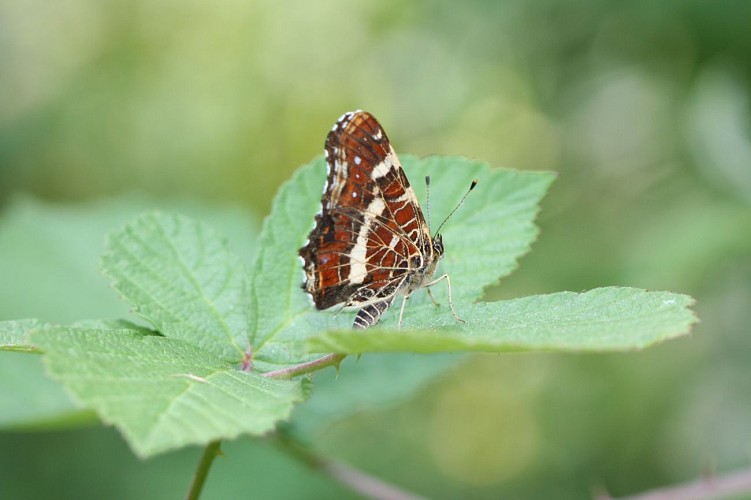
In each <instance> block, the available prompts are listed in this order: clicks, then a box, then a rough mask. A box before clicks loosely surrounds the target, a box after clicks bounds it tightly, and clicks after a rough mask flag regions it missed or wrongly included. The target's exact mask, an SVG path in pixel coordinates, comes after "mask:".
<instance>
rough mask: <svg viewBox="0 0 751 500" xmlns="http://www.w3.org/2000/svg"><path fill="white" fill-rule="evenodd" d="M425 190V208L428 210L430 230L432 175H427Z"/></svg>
mask: <svg viewBox="0 0 751 500" xmlns="http://www.w3.org/2000/svg"><path fill="white" fill-rule="evenodd" d="M425 190H426V191H427V194H426V195H425V208H426V209H427V212H428V230H429V229H430V176H429V175H426V176H425Z"/></svg>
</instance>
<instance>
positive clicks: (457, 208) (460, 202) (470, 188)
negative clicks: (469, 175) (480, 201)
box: [435, 179, 477, 234]
mask: <svg viewBox="0 0 751 500" xmlns="http://www.w3.org/2000/svg"><path fill="white" fill-rule="evenodd" d="M475 186H477V179H475V180H473V181H472V184H470V185H469V189H467V192H466V193H464V196H462V199H461V200H459V203H457V205H456V207H455V208H454V209H453V210H452V211H451V213H450V214H448V215H447V216H446V218H445V219H443V222H441V225H440V226H438V230H437V231H436V232H435V234H438V233H440V232H441V228H442V227H443V225H444V224H446V222H447V221H448V220H449V219H450V218H451V216H452V215H454V212H456V211H457V210H459V207H461V206H462V203H464V200H465V199H467V196H469V193H471V192H472V190H473V189H474V188H475Z"/></svg>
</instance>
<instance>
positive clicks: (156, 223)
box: [102, 212, 251, 361]
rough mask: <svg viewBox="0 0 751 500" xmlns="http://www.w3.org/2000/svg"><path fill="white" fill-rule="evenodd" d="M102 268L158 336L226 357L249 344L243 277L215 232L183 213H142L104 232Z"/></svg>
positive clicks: (233, 356)
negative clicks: (110, 232)
mask: <svg viewBox="0 0 751 500" xmlns="http://www.w3.org/2000/svg"><path fill="white" fill-rule="evenodd" d="M102 270H103V272H104V273H105V274H106V275H107V276H109V277H110V278H111V279H112V285H113V287H114V288H115V289H117V290H118V291H119V292H120V293H121V294H122V296H123V298H124V299H125V300H126V301H128V302H129V303H130V304H131V305H132V306H133V307H134V309H135V311H136V312H137V313H138V314H139V315H141V316H142V317H143V318H145V319H146V320H148V321H149V322H151V323H152V324H153V325H154V326H155V327H156V328H157V329H158V330H159V331H160V332H161V333H163V334H164V335H165V336H167V337H170V338H174V339H181V340H185V341H187V342H190V343H192V344H193V345H195V346H198V347H201V348H203V349H206V350H207V351H209V352H211V353H213V354H215V355H216V356H219V357H220V358H222V359H223V360H226V361H239V360H241V359H243V356H244V354H245V352H246V351H247V349H248V346H249V339H250V330H249V326H250V324H251V321H250V316H249V311H250V307H249V297H250V291H249V283H248V278H247V273H246V271H245V268H244V267H243V265H242V263H241V262H240V260H239V258H238V257H237V256H236V255H235V254H234V253H232V252H231V251H230V249H229V244H228V243H227V241H226V240H225V238H223V237H222V236H220V235H219V234H218V233H217V232H216V231H214V230H213V229H211V228H210V227H208V226H207V225H205V224H202V223H200V222H197V221H194V220H192V219H189V218H187V217H183V216H179V215H174V214H165V213H160V212H150V213H146V214H144V215H142V216H140V217H138V218H137V219H136V220H134V221H133V222H131V223H130V224H128V225H126V226H125V228H124V229H122V230H120V231H116V232H114V233H112V234H110V236H109V238H108V240H107V250H106V252H105V254H104V256H103V257H102Z"/></svg>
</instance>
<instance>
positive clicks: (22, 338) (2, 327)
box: [0, 319, 44, 352]
mask: <svg viewBox="0 0 751 500" xmlns="http://www.w3.org/2000/svg"><path fill="white" fill-rule="evenodd" d="M43 326H44V323H43V322H41V321H39V320H38V319H19V320H11V321H0V351H20V352H36V351H37V349H36V348H35V347H34V346H33V345H32V344H31V340H29V332H30V331H31V330H33V329H35V328H41V327H43Z"/></svg>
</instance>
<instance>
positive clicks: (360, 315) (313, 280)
mask: <svg viewBox="0 0 751 500" xmlns="http://www.w3.org/2000/svg"><path fill="white" fill-rule="evenodd" d="M325 156H326V163H327V169H328V176H327V180H326V186H325V188H324V191H323V197H322V198H321V211H320V212H319V213H318V215H316V217H315V227H314V228H313V230H312V231H311V232H310V235H309V236H308V241H307V242H306V244H305V246H303V247H302V248H301V249H300V257H302V260H303V268H304V271H305V283H304V284H303V288H304V289H305V290H306V291H307V292H308V293H309V294H310V295H311V297H312V298H313V302H314V303H315V306H316V308H317V309H321V310H322V309H328V308H330V307H333V306H337V305H339V306H341V307H342V308H358V309H359V311H358V312H357V315H356V317H355V321H354V324H353V328H356V329H365V328H368V327H370V326H373V325H375V324H376V323H378V321H379V320H380V318H381V315H383V313H384V312H385V311H386V310H387V309H388V308H389V306H390V305H391V303H392V302H393V300H394V298H395V297H396V296H399V295H401V296H403V297H404V299H403V301H402V307H401V310H400V312H399V326H400V327H401V323H402V316H403V314H404V305H405V304H406V301H407V299H408V298H409V296H410V294H411V293H412V292H413V291H415V290H417V289H419V288H427V287H430V286H432V285H435V284H436V283H438V282H439V281H442V280H444V279H445V280H446V282H447V284H448V292H449V293H448V297H449V306H450V308H451V312H452V314H453V315H454V317H455V318H456V319H457V320H458V321H461V322H463V320H461V319H460V318H459V316H458V315H457V314H456V311H455V310H454V305H453V303H452V300H451V280H450V279H449V276H448V275H447V274H444V275H442V276H440V277H438V278H436V279H433V275H434V274H435V270H436V267H437V265H438V262H439V261H440V260H441V258H442V257H443V252H444V247H443V238H442V237H441V235H440V234H438V233H436V235H435V236H433V237H431V235H430V229H429V227H428V223H427V222H426V221H425V217H424V216H423V213H422V210H421V209H420V204H419V203H418V201H417V197H416V196H415V192H414V191H413V190H412V187H411V186H410V184H409V181H408V180H407V176H406V175H405V173H404V170H403V169H402V167H401V164H400V163H399V159H398V158H397V156H396V153H395V152H394V148H392V147H391V144H390V143H389V139H388V137H387V136H386V132H384V130H383V128H382V127H381V125H380V124H379V123H378V121H377V120H376V119H375V118H374V117H373V116H372V115H371V114H370V113H367V112H365V111H359V110H358V111H351V112H349V113H345V114H344V115H342V116H341V117H340V118H339V120H338V121H337V122H336V124H335V125H334V127H333V128H332V129H331V132H329V134H328V137H327V138H326V148H325ZM426 181H427V182H429V179H426ZM475 184H476V181H474V182H473V183H472V186H471V187H470V190H472V188H474V186H475ZM467 193H469V191H468V192H467ZM465 196H466V195H465ZM460 203H461V202H460ZM452 213H453V212H452ZM439 229H440V228H439ZM428 293H430V290H428ZM432 298H433V297H432V294H431V299H432ZM434 302H435V301H434Z"/></svg>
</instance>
